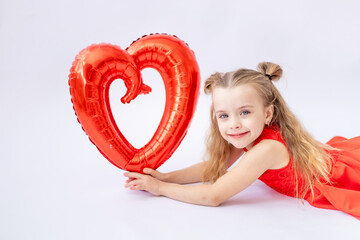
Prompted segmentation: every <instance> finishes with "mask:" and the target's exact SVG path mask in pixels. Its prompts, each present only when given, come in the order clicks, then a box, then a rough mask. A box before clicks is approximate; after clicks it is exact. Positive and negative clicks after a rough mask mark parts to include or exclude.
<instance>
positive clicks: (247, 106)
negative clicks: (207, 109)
mask: <svg viewBox="0 0 360 240" xmlns="http://www.w3.org/2000/svg"><path fill="white" fill-rule="evenodd" d="M243 108H254V106H253V105H244V106H241V107H239V108H237V110H240V109H243ZM220 112H226V111H224V110H221V109H220V110H217V111H216V112H215V113H220Z"/></svg>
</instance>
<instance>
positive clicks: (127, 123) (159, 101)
mask: <svg viewBox="0 0 360 240" xmlns="http://www.w3.org/2000/svg"><path fill="white" fill-rule="evenodd" d="M141 75H142V78H143V82H144V84H146V85H148V86H150V87H151V89H152V90H151V92H150V93H149V94H146V95H144V94H141V95H139V96H137V97H136V98H135V99H133V100H132V101H131V102H130V103H129V104H123V103H122V102H121V101H120V98H121V97H123V96H124V95H125V93H126V87H125V84H124V81H123V80H121V79H116V80H115V81H113V82H112V84H111V85H110V88H109V101H110V106H111V111H112V114H113V117H114V119H115V122H116V124H117V126H118V128H119V130H120V131H121V133H122V134H123V135H124V136H125V137H126V139H127V140H128V141H129V142H130V143H131V145H133V146H134V147H135V148H138V149H139V148H141V147H143V146H144V145H145V144H146V143H148V142H149V141H150V139H151V138H152V137H153V135H154V133H155V131H156V129H157V128H158V126H159V124H160V120H161V118H162V115H163V113H164V109H165V100H166V96H165V87H164V83H163V80H162V78H161V75H160V74H159V73H158V72H157V71H156V70H154V69H151V68H146V69H144V70H142V71H141Z"/></svg>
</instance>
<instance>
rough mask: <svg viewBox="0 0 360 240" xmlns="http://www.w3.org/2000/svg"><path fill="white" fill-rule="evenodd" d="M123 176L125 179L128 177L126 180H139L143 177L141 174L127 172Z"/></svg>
mask: <svg viewBox="0 0 360 240" xmlns="http://www.w3.org/2000/svg"><path fill="white" fill-rule="evenodd" d="M125 174H126V175H125ZM125 174H124V175H125V177H128V178H141V177H142V176H143V174H141V173H138V172H128V173H125Z"/></svg>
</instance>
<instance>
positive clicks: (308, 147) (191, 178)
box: [124, 62, 360, 220]
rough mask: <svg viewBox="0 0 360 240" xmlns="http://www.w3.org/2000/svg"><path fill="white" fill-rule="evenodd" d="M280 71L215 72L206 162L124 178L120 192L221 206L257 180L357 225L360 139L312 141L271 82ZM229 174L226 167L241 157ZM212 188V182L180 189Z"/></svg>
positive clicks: (210, 82)
mask: <svg viewBox="0 0 360 240" xmlns="http://www.w3.org/2000/svg"><path fill="white" fill-rule="evenodd" d="M281 75H282V69H281V68H280V66H278V65H276V64H274V63H269V62H263V63H260V64H259V65H258V71H254V70H249V69H239V70H237V71H235V72H229V73H225V74H221V73H215V74H213V75H212V76H210V77H209V78H208V79H207V80H206V82H205V93H206V94H212V101H213V104H212V106H211V127H210V133H209V136H208V142H207V153H206V161H204V162H201V163H198V164H196V165H193V166H191V167H188V168H185V169H182V170H178V171H174V172H170V173H166V174H163V173H160V172H158V171H156V170H153V169H148V168H145V169H144V170H143V171H144V173H145V174H140V173H134V172H130V173H125V174H124V175H125V176H126V177H128V178H129V179H128V180H127V183H126V185H125V187H128V188H130V189H132V190H145V191H148V192H150V193H152V194H154V195H163V196H166V197H169V198H173V199H176V200H180V201H184V202H188V203H193V204H201V205H208V206H218V205H220V204H221V203H222V202H224V201H226V200H227V199H229V198H231V197H233V196H234V195H236V194H237V193H239V192H241V191H242V190H244V189H245V188H247V187H248V186H249V185H251V184H252V183H253V182H254V181H255V180H256V179H260V180H261V181H263V182H264V183H265V184H267V185H268V186H270V187H271V188H273V189H275V190H276V191H278V192H280V193H283V194H285V195H287V196H291V197H297V198H301V199H305V200H307V201H308V202H309V203H310V204H311V205H313V206H315V207H320V208H327V209H338V210H341V211H344V212H347V213H349V214H351V215H353V216H355V217H356V218H358V219H359V220H360V137H356V138H352V139H346V138H343V137H334V138H333V139H331V140H330V141H329V142H328V143H327V144H321V143H319V142H317V141H316V140H314V139H313V138H312V137H311V135H310V134H309V133H307V132H306V131H305V130H304V129H303V128H302V127H301V125H300V123H299V121H298V120H297V119H296V117H295V116H294V114H293V113H292V112H291V111H290V110H289V108H288V107H287V105H286V103H285V101H284V99H283V98H282V97H281V95H280V93H279V91H278V90H277V89H276V87H275V86H274V85H273V83H272V81H277V80H279V79H280V77H281ZM244 152H246V153H245V154H244V156H243V157H242V159H241V160H240V161H239V163H237V165H236V166H234V167H233V168H232V169H231V170H229V171H227V169H228V168H229V167H230V166H231V165H232V164H233V163H234V162H235V161H236V160H237V159H238V158H239V157H240V156H242V155H243V153H244ZM201 181H203V182H209V183H210V184H200V185H183V184H186V183H195V182H201Z"/></svg>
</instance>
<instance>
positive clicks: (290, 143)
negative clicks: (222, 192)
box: [203, 62, 333, 199]
mask: <svg viewBox="0 0 360 240" xmlns="http://www.w3.org/2000/svg"><path fill="white" fill-rule="evenodd" d="M257 69H258V71H255V70H250V69H239V70H237V71H234V72H228V73H225V74H221V73H215V74H213V75H211V76H210V77H209V78H208V79H207V80H206V81H205V86H204V91H205V93H206V94H212V90H213V89H214V88H216V87H223V88H231V87H235V86H239V85H242V84H251V85H252V86H253V87H254V88H255V89H256V90H257V92H258V93H259V95H260V96H261V98H262V99H263V103H264V106H265V107H267V106H270V105H271V104H272V105H273V106H274V114H273V118H272V120H271V122H270V125H273V126H277V127H278V128H279V129H280V133H281V135H282V137H283V138H284V140H285V142H286V145H287V147H288V149H289V152H290V156H291V158H292V160H293V164H292V167H293V169H294V171H295V181H296V183H295V186H296V189H295V193H296V197H298V198H302V199H304V198H305V196H306V194H307V193H308V192H309V191H311V194H312V196H314V183H315V181H320V182H326V183H331V181H330V179H329V177H328V175H329V173H330V170H331V166H332V158H331V156H330V155H329V154H328V152H327V151H328V150H333V148H331V147H330V146H328V145H325V144H322V143H320V142H318V141H316V140H315V139H314V138H313V137H312V136H311V135H310V134H309V133H308V132H307V131H305V129H304V128H303V127H302V126H301V124H300V122H299V121H298V120H297V118H296V117H295V115H294V114H293V113H292V112H291V111H290V109H289V108H288V106H287V104H286V102H285V101H284V99H283V98H282V96H281V94H280V92H279V91H278V90H277V88H276V87H275V85H274V84H273V83H272V82H273V81H278V80H279V79H280V78H281V76H282V73H283V70H282V69H281V67H280V66H279V65H277V64H274V63H271V62H261V63H259V64H258V67H257ZM210 117H211V126H210V130H209V133H208V137H207V145H206V154H205V157H204V158H205V161H206V163H207V164H206V167H205V169H204V172H203V181H209V182H210V183H213V182H215V181H216V180H217V179H218V178H219V177H221V176H222V175H223V174H225V173H226V169H227V160H228V157H229V155H230V146H229V144H228V143H227V142H226V140H224V139H223V138H222V136H221V134H220V132H219V129H218V125H217V120H216V116H215V114H214V107H213V105H212V106H211V109H210ZM299 175H300V176H299ZM299 186H301V188H300V187H299Z"/></svg>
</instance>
